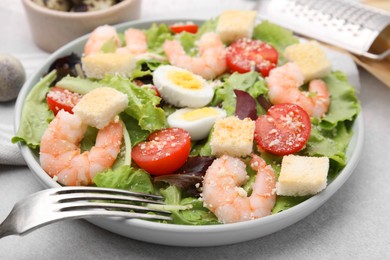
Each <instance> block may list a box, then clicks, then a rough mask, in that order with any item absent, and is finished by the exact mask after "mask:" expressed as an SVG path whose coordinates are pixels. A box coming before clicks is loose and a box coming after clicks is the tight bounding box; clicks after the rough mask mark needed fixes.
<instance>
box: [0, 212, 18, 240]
mask: <svg viewBox="0 0 390 260" xmlns="http://www.w3.org/2000/svg"><path fill="white" fill-rule="evenodd" d="M7 219H8V217H7V218H6V219H5V220H4V222H3V223H1V224H0V239H1V238H3V237H6V236H10V235H18V232H16V230H15V229H14V228H13V226H12V225H10V224H8V222H7Z"/></svg>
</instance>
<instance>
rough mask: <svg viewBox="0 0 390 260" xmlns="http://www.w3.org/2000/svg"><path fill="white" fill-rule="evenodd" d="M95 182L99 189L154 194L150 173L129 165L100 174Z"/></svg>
mask: <svg viewBox="0 0 390 260" xmlns="http://www.w3.org/2000/svg"><path fill="white" fill-rule="evenodd" d="M93 182H94V183H95V184H96V186H98V187H105V188H114V189H123V190H131V191H135V192H142V193H148V194H153V193H154V187H153V184H152V181H151V178H150V175H149V173H147V172H146V171H144V170H142V169H136V168H132V167H129V166H128V165H122V166H120V167H118V168H116V169H109V170H106V171H103V172H101V173H98V174H97V175H96V176H95V177H94V178H93Z"/></svg>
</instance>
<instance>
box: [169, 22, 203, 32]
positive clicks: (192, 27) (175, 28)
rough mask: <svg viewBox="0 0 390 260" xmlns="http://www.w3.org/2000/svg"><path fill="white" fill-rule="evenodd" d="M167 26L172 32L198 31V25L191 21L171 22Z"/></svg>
mask: <svg viewBox="0 0 390 260" xmlns="http://www.w3.org/2000/svg"><path fill="white" fill-rule="evenodd" d="M169 28H170V29H171V31H172V32H173V33H181V32H189V33H197V32H198V25H196V24H192V23H186V24H183V23H178V24H173V25H171V26H169Z"/></svg>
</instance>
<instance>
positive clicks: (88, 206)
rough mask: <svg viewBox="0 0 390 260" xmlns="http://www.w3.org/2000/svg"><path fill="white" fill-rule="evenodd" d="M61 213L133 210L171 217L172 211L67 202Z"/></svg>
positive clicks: (98, 203) (108, 203)
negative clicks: (84, 210) (90, 210)
mask: <svg viewBox="0 0 390 260" xmlns="http://www.w3.org/2000/svg"><path fill="white" fill-rule="evenodd" d="M60 205H61V208H60V209H59V210H60V211H69V210H83V209H112V210H133V211H136V212H154V213H157V214H167V215H170V214H171V212H170V211H166V210H160V209H152V208H148V207H147V206H138V205H132V204H122V203H110V202H66V203H61V204H60Z"/></svg>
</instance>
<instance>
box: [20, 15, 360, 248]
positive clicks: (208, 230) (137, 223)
mask: <svg viewBox="0 0 390 260" xmlns="http://www.w3.org/2000/svg"><path fill="white" fill-rule="evenodd" d="M153 22H157V23H160V22H161V23H168V24H172V23H175V22H178V20H159V21H155V20H154V21H153V20H144V21H136V22H129V23H123V24H120V25H118V26H117V29H118V30H120V31H122V30H124V29H126V28H128V27H135V28H149V27H150V25H151V24H152V23H153ZM197 22H201V21H197ZM87 37H88V36H87V35H86V36H83V37H81V38H79V39H76V40H75V41H72V42H70V43H69V44H67V45H65V46H64V47H62V48H60V49H59V50H58V51H56V52H54V53H53V54H52V55H51V56H50V57H49V58H48V60H47V61H46V62H45V63H44V65H43V66H42V67H41V68H40V69H38V70H37V72H36V73H35V74H34V75H33V77H32V78H31V79H30V80H29V81H28V82H27V83H26V84H25V85H24V86H23V88H22V90H21V91H20V94H19V97H18V100H17V102H16V109H15V116H16V117H15V129H18V128H19V125H20V119H21V113H22V107H23V104H24V100H25V98H26V97H27V95H28V93H29V91H30V89H31V88H32V87H33V86H34V85H35V84H36V83H37V82H38V81H39V80H40V78H41V77H42V76H43V75H44V74H45V73H46V72H47V70H48V68H49V66H50V64H51V63H52V62H54V61H55V60H56V59H57V58H59V57H62V56H66V55H69V54H70V53H72V52H74V53H77V54H79V55H80V54H81V53H82V49H83V46H84V44H85V42H86V40H87ZM330 57H331V60H332V61H334V65H335V66H336V67H338V68H340V69H341V68H342V70H343V71H346V72H347V73H348V72H351V73H350V75H348V76H349V78H350V81H351V82H357V83H358V82H359V79H358V74H357V69H356V66H355V64H354V63H353V62H352V60H351V59H348V58H347V59H346V58H345V55H342V54H340V53H336V52H332V51H331V52H330ZM354 132H355V134H354V136H353V138H352V140H351V143H350V145H349V147H348V152H347V157H348V164H347V166H346V167H345V168H344V169H343V171H342V172H341V173H340V174H339V176H338V177H337V178H336V179H335V180H334V181H333V182H331V183H330V184H329V185H328V187H327V188H326V189H325V190H324V191H322V192H321V193H319V194H318V195H316V196H313V197H311V198H310V199H308V200H306V201H304V202H302V203H301V204H299V205H297V206H295V207H293V208H290V209H288V210H286V211H283V212H281V213H278V214H275V215H271V216H267V217H264V218H261V219H257V220H251V221H246V222H240V223H233V224H225V225H209V226H185V225H173V224H161V223H154V222H149V221H144V220H137V219H130V220H123V219H115V218H90V219H88V221H89V222H91V223H93V224H95V225H97V226H99V227H102V228H104V229H106V230H109V231H112V232H114V233H117V234H120V235H123V236H126V237H129V238H133V239H137V240H142V241H146V242H151V243H157V244H164V245H172V246H190V247H197V246H217V245H227V244H232V243H238V242H244V241H247V240H251V239H255V238H259V237H262V236H265V235H268V234H271V233H274V232H276V231H279V230H281V229H283V228H285V227H287V226H290V225H292V224H294V223H296V222H297V221H299V220H301V219H303V218H304V217H306V216H308V215H309V214H311V213H312V212H313V211H315V210H316V209H317V208H319V207H320V206H321V205H322V204H323V203H325V202H326V201H327V200H328V199H329V198H330V197H331V196H332V195H333V194H334V193H335V192H336V191H337V190H338V189H339V188H340V187H341V186H342V185H343V184H344V182H345V181H346V180H347V179H348V178H349V176H350V175H351V174H352V172H353V170H354V168H355V167H356V165H357V162H358V158H359V156H360V153H361V151H362V145H363V119H362V116H359V117H358V118H357V119H356V123H355V125H354ZM20 149H21V152H22V155H23V157H24V158H25V160H26V162H27V165H28V167H29V168H30V169H31V170H32V172H33V174H34V176H35V177H37V179H38V181H40V182H41V184H42V185H43V186H44V187H45V188H54V187H59V186H60V185H59V184H58V183H56V182H55V181H54V180H53V179H52V178H50V177H49V176H48V175H47V174H46V173H45V172H44V171H43V169H42V168H41V166H40V164H39V159H38V157H36V156H35V155H34V154H33V153H32V151H31V150H30V149H29V148H28V147H27V146H26V145H23V144H20ZM346 203H347V202H346Z"/></svg>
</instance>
